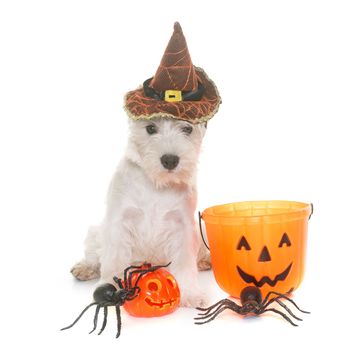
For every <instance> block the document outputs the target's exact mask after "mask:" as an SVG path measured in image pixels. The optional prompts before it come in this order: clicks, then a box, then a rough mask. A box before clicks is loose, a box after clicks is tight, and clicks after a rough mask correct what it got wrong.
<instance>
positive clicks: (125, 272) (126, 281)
mask: <svg viewBox="0 0 350 350" xmlns="http://www.w3.org/2000/svg"><path fill="white" fill-rule="evenodd" d="M141 267H142V266H135V265H131V266H129V267H127V268H126V269H125V270H124V283H125V284H126V286H125V288H126V289H130V287H131V286H130V285H129V284H128V272H129V271H130V270H132V269H141ZM122 288H124V287H122Z"/></svg>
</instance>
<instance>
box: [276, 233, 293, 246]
mask: <svg viewBox="0 0 350 350" xmlns="http://www.w3.org/2000/svg"><path fill="white" fill-rule="evenodd" d="M283 244H286V245H287V247H290V246H291V245H292V243H290V240H289V237H288V236H287V234H286V233H284V234H283V236H282V238H281V242H280V244H279V245H278V248H281V247H283Z"/></svg>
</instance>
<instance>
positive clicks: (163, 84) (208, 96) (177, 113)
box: [124, 22, 221, 124]
mask: <svg viewBox="0 0 350 350" xmlns="http://www.w3.org/2000/svg"><path fill="white" fill-rule="evenodd" d="M220 103H221V98H220V96H219V93H218V91H217V88H216V86H215V84H214V83H213V82H212V81H211V80H210V79H209V78H208V76H207V75H206V73H205V72H204V70H203V69H201V68H199V67H195V66H194V65H193V64H192V60H191V56H190V53H189V51H188V47H187V43H186V39H185V37H184V35H183V32H182V29H181V26H180V24H179V23H178V22H176V23H175V24H174V32H173V35H172V37H171V38H170V41H169V43H168V46H167V48H166V50H165V52H164V55H163V58H162V60H161V62H160V65H159V67H158V69H157V71H156V74H155V75H154V76H153V77H152V78H149V79H147V80H146V81H145V82H144V83H143V87H142V88H139V89H136V90H133V91H130V92H128V93H127V94H126V96H125V106H124V107H125V110H126V112H127V113H128V115H129V117H130V118H132V119H152V118H156V117H167V118H169V117H170V118H175V119H180V120H186V121H188V122H190V123H193V124H196V123H201V122H206V121H207V120H209V119H210V118H212V117H213V116H214V114H215V113H216V112H217V110H218V108H219V105H220Z"/></svg>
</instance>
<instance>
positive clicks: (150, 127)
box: [146, 124, 157, 135]
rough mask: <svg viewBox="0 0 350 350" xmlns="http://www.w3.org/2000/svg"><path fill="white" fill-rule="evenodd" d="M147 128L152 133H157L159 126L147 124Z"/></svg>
mask: <svg viewBox="0 0 350 350" xmlns="http://www.w3.org/2000/svg"><path fill="white" fill-rule="evenodd" d="M146 130H147V132H148V133H149V134H150V135H153V134H155V133H157V127H156V126H155V125H154V124H149V125H147V126H146Z"/></svg>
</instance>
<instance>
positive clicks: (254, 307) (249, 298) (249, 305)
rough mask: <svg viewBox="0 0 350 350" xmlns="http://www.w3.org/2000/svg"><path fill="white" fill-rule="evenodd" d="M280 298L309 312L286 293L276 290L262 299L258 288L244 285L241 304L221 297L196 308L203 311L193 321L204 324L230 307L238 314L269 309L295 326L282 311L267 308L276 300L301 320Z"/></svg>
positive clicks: (259, 313)
mask: <svg viewBox="0 0 350 350" xmlns="http://www.w3.org/2000/svg"><path fill="white" fill-rule="evenodd" d="M272 295H275V297H273V298H271V299H270V296H272ZM280 299H285V300H287V301H289V302H290V303H292V304H293V305H294V306H295V307H296V308H297V309H298V310H299V311H301V312H304V313H307V314H309V313H310V312H308V311H303V310H301V309H300V308H299V307H298V306H297V304H296V303H295V302H294V301H293V300H292V299H290V298H288V297H287V294H281V293H277V292H269V293H267V295H266V297H265V298H264V300H262V295H261V292H260V289H259V288H257V287H255V286H248V287H245V288H244V289H243V290H242V292H241V295H240V300H241V304H242V305H241V306H240V305H237V304H236V303H235V302H234V301H232V300H230V299H223V300H220V301H219V302H217V303H216V304H214V305H212V306H210V307H208V308H197V310H199V311H203V312H202V313H200V314H198V315H199V316H198V317H196V318H195V320H200V321H201V322H195V324H204V323H207V322H210V321H212V320H214V319H215V318H216V317H217V316H218V315H219V314H220V313H221V312H223V311H224V310H226V309H230V310H232V311H235V312H237V313H238V314H240V315H247V314H249V313H252V314H255V315H261V314H263V313H265V312H268V311H271V312H274V313H276V314H279V315H281V316H282V317H283V318H284V319H285V320H287V321H288V322H289V323H290V324H292V325H293V326H297V324H295V323H294V322H293V321H292V320H291V319H290V318H289V317H288V316H287V315H286V314H285V313H283V312H282V311H279V310H276V309H274V308H269V306H270V305H271V304H272V303H273V302H276V303H277V304H279V305H280V306H282V307H283V308H284V309H285V310H286V311H287V313H288V314H289V315H290V316H292V317H293V318H295V319H296V320H298V321H302V319H301V318H299V317H297V316H295V315H294V314H293V312H292V311H291V310H289V308H288V307H287V305H286V304H285V303H283V302H282V301H281V300H280Z"/></svg>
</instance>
